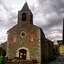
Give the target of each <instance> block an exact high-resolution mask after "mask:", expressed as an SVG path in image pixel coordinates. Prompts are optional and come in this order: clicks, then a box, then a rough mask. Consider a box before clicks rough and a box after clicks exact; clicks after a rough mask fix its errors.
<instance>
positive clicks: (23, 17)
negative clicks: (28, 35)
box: [22, 13, 26, 21]
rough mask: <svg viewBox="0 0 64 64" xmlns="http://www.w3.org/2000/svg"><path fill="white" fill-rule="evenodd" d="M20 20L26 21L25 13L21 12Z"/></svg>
mask: <svg viewBox="0 0 64 64" xmlns="http://www.w3.org/2000/svg"><path fill="white" fill-rule="evenodd" d="M22 21H26V13H22Z"/></svg>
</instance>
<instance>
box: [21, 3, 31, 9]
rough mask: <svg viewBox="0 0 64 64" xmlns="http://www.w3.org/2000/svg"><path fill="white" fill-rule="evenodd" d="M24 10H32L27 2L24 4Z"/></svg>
mask: <svg viewBox="0 0 64 64" xmlns="http://www.w3.org/2000/svg"><path fill="white" fill-rule="evenodd" d="M22 10H30V9H29V7H28V4H27V2H26V3H25V4H24V6H23V8H22Z"/></svg>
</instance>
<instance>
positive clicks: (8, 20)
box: [0, 0, 64, 43]
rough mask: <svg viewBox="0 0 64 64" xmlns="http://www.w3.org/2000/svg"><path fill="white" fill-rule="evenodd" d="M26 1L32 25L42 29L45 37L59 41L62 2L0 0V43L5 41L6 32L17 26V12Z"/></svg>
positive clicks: (63, 7) (63, 13)
mask: <svg viewBox="0 0 64 64" xmlns="http://www.w3.org/2000/svg"><path fill="white" fill-rule="evenodd" d="M26 1H27V3H28V6H29V8H30V10H31V11H32V13H33V23H34V25H36V26H39V27H41V28H42V30H43V32H44V34H45V37H46V38H48V39H50V40H53V41H54V40H61V39H62V32H63V18H64V0H0V43H3V42H5V41H6V40H7V31H8V30H9V29H10V28H12V27H13V26H14V25H16V24H17V20H18V18H17V16H18V11H19V10H21V9H22V7H23V5H24V3H25V2H26Z"/></svg>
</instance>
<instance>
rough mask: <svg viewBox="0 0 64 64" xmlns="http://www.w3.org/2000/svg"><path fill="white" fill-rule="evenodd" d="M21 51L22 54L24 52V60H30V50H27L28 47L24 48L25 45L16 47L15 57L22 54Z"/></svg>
mask: <svg viewBox="0 0 64 64" xmlns="http://www.w3.org/2000/svg"><path fill="white" fill-rule="evenodd" d="M22 53H23V54H24V53H26V60H30V52H29V49H28V48H26V47H20V48H18V49H17V51H16V57H20V56H22ZM20 54H21V55H20ZM24 55H25V54H24ZM20 58H21V57H20Z"/></svg>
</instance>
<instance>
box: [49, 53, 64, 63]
mask: <svg viewBox="0 0 64 64" xmlns="http://www.w3.org/2000/svg"><path fill="white" fill-rule="evenodd" d="M49 64H64V54H63V55H62V56H58V57H57V58H56V59H55V60H54V61H52V62H50V63H49Z"/></svg>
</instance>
